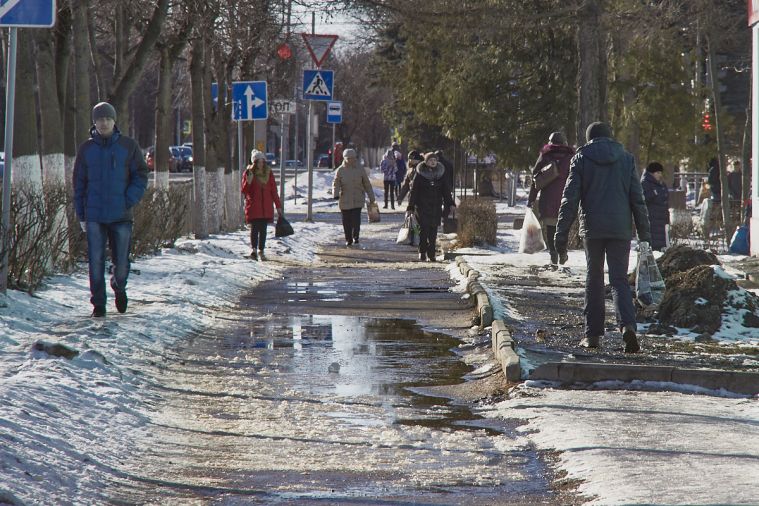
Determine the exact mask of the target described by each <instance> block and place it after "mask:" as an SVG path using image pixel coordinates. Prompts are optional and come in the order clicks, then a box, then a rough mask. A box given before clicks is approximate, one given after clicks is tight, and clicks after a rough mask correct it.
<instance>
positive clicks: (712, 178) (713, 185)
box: [706, 158, 722, 203]
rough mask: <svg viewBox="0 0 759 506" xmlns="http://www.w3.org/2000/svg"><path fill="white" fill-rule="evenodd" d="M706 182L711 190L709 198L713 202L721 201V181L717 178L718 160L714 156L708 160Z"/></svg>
mask: <svg viewBox="0 0 759 506" xmlns="http://www.w3.org/2000/svg"><path fill="white" fill-rule="evenodd" d="M706 182H707V183H709V190H710V191H711V192H712V196H711V199H712V201H713V202H715V203H721V202H722V182H721V181H720V179H719V162H718V161H717V159H716V158H712V159H711V160H709V168H708V171H707V178H706Z"/></svg>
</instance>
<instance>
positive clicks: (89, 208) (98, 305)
mask: <svg viewBox="0 0 759 506" xmlns="http://www.w3.org/2000/svg"><path fill="white" fill-rule="evenodd" d="M92 122H93V123H94V125H93V126H92V128H91V129H90V138H89V139H88V140H87V141H85V142H84V143H82V145H81V146H79V150H78V152H77V155H76V161H75V162H74V176H73V186H74V206H75V208H76V215H77V218H78V219H79V224H80V225H81V227H82V230H83V231H84V232H85V233H86V234H87V257H88V260H89V270H90V294H91V297H90V302H91V303H92V306H93V311H92V316H94V317H104V316H105V313H106V310H105V304H106V290H105V246H106V241H108V243H110V246H111V261H112V262H113V275H112V276H111V288H112V289H113V293H114V295H115V299H116V310H117V311H118V312H119V313H124V312H126V310H127V304H128V298H127V292H126V287H127V279H128V277H129V250H130V248H131V242H132V221H133V214H132V209H133V208H134V206H135V205H136V204H137V203H138V202H139V201H140V199H142V196H143V195H144V194H145V188H147V185H148V166H147V164H146V163H145V158H144V157H143V156H142V151H141V150H140V147H139V146H138V145H137V143H136V142H135V141H134V140H133V139H131V138H129V137H127V136H125V135H122V134H121V132H119V129H118V128H117V127H116V109H114V107H113V106H112V105H111V104H109V103H107V102H100V103H99V104H97V105H96V106H95V107H93V109H92Z"/></svg>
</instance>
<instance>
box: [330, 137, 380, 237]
mask: <svg viewBox="0 0 759 506" xmlns="http://www.w3.org/2000/svg"><path fill="white" fill-rule="evenodd" d="M364 195H366V196H367V197H368V198H369V202H370V203H372V204H373V203H374V202H375V200H376V199H375V198H374V190H373V189H372V184H371V182H370V181H369V176H367V174H366V171H365V170H364V168H363V167H360V166H359V165H358V161H357V156H356V150H355V149H346V150H345V152H344V153H343V163H342V165H340V167H338V168H337V171H336V172H335V179H334V180H333V181H332V196H333V198H335V199H337V200H339V201H340V202H339V205H340V212H341V213H342V217H343V231H344V232H345V245H346V246H348V247H351V246H352V245H354V244H358V241H359V233H360V231H361V208H362V207H364Z"/></svg>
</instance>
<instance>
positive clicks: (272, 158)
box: [266, 153, 279, 167]
mask: <svg viewBox="0 0 759 506" xmlns="http://www.w3.org/2000/svg"><path fill="white" fill-rule="evenodd" d="M266 163H268V164H269V165H271V166H272V167H275V166H277V165H279V164H278V163H277V157H276V155H275V154H274V153H266Z"/></svg>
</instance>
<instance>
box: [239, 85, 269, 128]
mask: <svg viewBox="0 0 759 506" xmlns="http://www.w3.org/2000/svg"><path fill="white" fill-rule="evenodd" d="M268 117H269V106H268V102H267V99H266V81H242V82H235V83H232V119H233V120H234V121H252V120H262V119H267V118H268Z"/></svg>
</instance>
